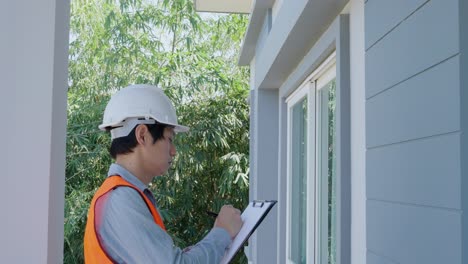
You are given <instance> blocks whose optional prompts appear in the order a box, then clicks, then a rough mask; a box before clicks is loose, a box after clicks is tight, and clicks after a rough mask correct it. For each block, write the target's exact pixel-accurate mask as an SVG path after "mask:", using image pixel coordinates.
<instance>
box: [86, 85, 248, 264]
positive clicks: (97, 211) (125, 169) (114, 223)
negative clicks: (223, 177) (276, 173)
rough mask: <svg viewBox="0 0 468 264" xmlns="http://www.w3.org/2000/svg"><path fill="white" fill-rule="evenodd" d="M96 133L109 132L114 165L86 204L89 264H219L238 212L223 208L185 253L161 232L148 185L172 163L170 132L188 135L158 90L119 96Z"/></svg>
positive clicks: (142, 88)
mask: <svg viewBox="0 0 468 264" xmlns="http://www.w3.org/2000/svg"><path fill="white" fill-rule="evenodd" d="M99 128H100V129H101V130H106V131H110V133H111V138H112V143H111V147H110V154H111V156H112V157H113V158H114V159H115V163H114V164H112V165H111V166H110V168H109V172H108V177H107V179H106V180H105V181H104V183H103V184H102V185H101V187H100V188H99V189H98V191H97V192H96V194H95V196H94V198H93V200H92V202H91V207H90V209H89V213H88V222H87V224H86V231H85V237H84V251H85V261H86V263H219V262H220V260H221V258H222V257H223V255H224V251H225V249H226V248H227V246H228V245H229V244H230V243H231V240H232V238H234V237H235V236H236V234H237V233H238V232H239V229H240V227H241V226H242V220H241V218H240V211H239V210H238V209H236V208H233V207H232V206H230V205H225V206H223V207H222V208H221V210H220V212H219V215H218V217H217V219H216V221H215V223H214V227H213V228H212V229H211V231H210V232H209V233H208V235H207V236H206V237H205V238H203V239H202V240H201V241H200V242H199V243H197V244H196V245H194V246H191V247H189V248H188V249H185V250H182V249H180V248H177V247H175V246H174V243H173V241H172V239H171V237H170V236H169V235H168V234H167V233H166V230H165V226H164V223H163V221H162V218H161V217H160V215H159V213H158V210H157V208H156V205H155V199H154V197H153V195H152V193H151V191H149V190H148V188H147V187H148V184H149V183H150V182H151V180H152V179H153V178H154V177H155V176H158V175H162V174H164V173H166V172H167V170H168V169H169V167H170V166H171V163H172V161H173V158H174V156H175V155H176V148H175V146H174V143H173V140H174V136H175V133H177V132H187V131H188V130H189V129H188V127H185V126H182V125H179V124H178V122H177V116H176V113H175V109H174V107H173V105H172V103H171V101H170V100H169V98H168V97H167V96H166V95H165V94H164V93H163V91H162V90H161V89H159V88H157V87H154V86H150V85H132V86H129V87H126V88H124V89H122V90H120V91H118V92H117V93H116V94H114V95H113V96H112V98H111V99H110V101H109V103H108V104H107V106H106V109H105V111H104V118H103V124H102V125H100V126H99Z"/></svg>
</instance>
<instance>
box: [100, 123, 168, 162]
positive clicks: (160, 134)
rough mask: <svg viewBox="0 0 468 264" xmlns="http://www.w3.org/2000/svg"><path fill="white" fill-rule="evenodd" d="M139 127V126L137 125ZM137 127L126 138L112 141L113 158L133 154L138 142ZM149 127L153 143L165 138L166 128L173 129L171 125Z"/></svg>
mask: <svg viewBox="0 0 468 264" xmlns="http://www.w3.org/2000/svg"><path fill="white" fill-rule="evenodd" d="M137 126H138V125H137ZM137 126H135V127H134V128H133V129H132V131H131V132H130V133H129V134H128V135H127V136H125V137H119V138H115V139H114V140H112V143H111V146H110V148H109V153H110V155H111V157H112V158H114V159H115V158H116V157H117V155H122V154H128V153H131V152H133V149H134V148H135V147H136V145H137V143H138V142H137V140H136V136H135V129H136V127H137ZM146 126H147V127H148V130H149V132H150V133H151V136H152V137H153V143H155V142H156V141H158V140H159V139H161V138H164V129H165V128H166V127H172V126H170V125H166V124H161V123H156V124H150V125H146Z"/></svg>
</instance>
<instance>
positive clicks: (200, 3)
mask: <svg viewBox="0 0 468 264" xmlns="http://www.w3.org/2000/svg"><path fill="white" fill-rule="evenodd" d="M252 2H253V0H193V3H194V5H195V10H196V11H198V12H212V13H241V14H248V13H250V10H251V8H252Z"/></svg>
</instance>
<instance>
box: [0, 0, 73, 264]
mask: <svg viewBox="0 0 468 264" xmlns="http://www.w3.org/2000/svg"><path fill="white" fill-rule="evenodd" d="M0 10H1V11H0V17H1V20H0V25H1V28H0V33H1V36H2V37H1V41H0V42H1V43H2V44H0V45H1V46H0V58H1V59H0V76H1V80H2V82H1V89H0V105H1V121H0V122H1V125H0V130H1V132H0V133H1V134H0V139H1V140H2V143H3V144H2V145H3V146H5V144H6V149H5V148H3V149H2V151H1V152H2V156H1V159H0V160H1V168H2V169H3V170H5V169H4V168H6V182H4V183H3V184H2V191H1V193H2V197H1V200H2V208H1V211H2V217H1V222H0V226H1V230H0V232H1V235H0V237H1V244H0V259H1V262H2V263H61V262H62V259H63V220H64V216H63V214H64V186H65V140H66V100H67V74H68V69H67V68H68V32H69V29H68V25H69V13H70V6H69V0H41V1H36V0H15V1H4V2H3V3H2V7H1V8H0ZM5 42H7V43H6V44H5ZM2 179H5V178H2Z"/></svg>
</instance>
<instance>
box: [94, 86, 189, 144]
mask: <svg viewBox="0 0 468 264" xmlns="http://www.w3.org/2000/svg"><path fill="white" fill-rule="evenodd" d="M156 121H157V122H158V123H162V124H167V125H171V126H174V131H175V132H187V131H188V130H189V128H188V127H186V126H181V125H179V124H178V123H177V115H176V111H175V109H174V106H173V105H172V102H171V100H169V98H168V97H167V96H166V95H165V94H164V92H163V91H162V90H161V89H160V88H159V87H156V86H153V85H146V84H136V85H130V86H127V87H125V88H123V89H121V90H120V91H118V92H117V93H115V94H114V95H113V96H112V97H111V99H110V100H109V103H107V106H106V110H105V111H104V118H103V121H102V124H101V125H99V129H101V130H107V129H108V128H111V137H112V139H114V138H119V137H125V136H127V135H128V134H130V132H131V131H132V130H133V128H134V127H135V126H136V125H138V124H155V123H156Z"/></svg>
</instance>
